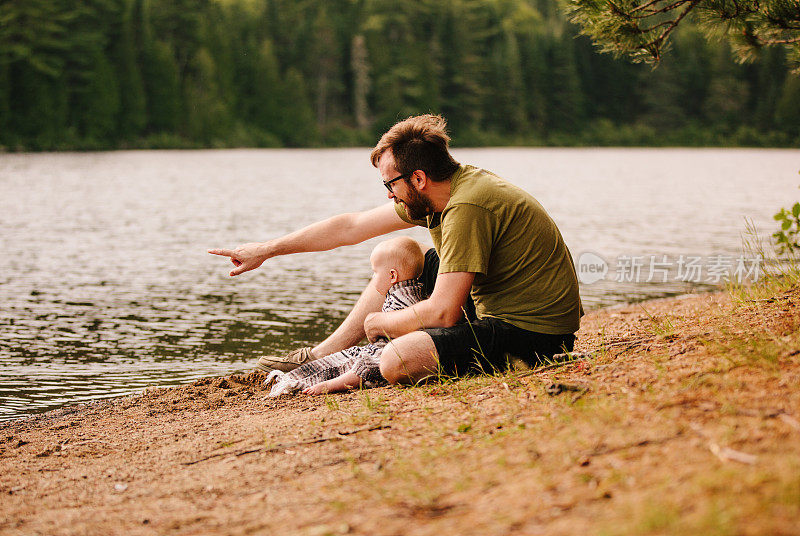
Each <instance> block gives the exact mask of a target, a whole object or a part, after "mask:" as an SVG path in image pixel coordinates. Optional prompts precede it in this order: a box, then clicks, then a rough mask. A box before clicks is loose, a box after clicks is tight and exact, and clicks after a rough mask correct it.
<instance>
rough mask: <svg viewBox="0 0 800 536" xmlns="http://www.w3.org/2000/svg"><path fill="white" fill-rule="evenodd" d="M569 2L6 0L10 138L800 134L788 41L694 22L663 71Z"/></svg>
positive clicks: (326, 139) (264, 142) (638, 138)
mask: <svg viewBox="0 0 800 536" xmlns="http://www.w3.org/2000/svg"><path fill="white" fill-rule="evenodd" d="M558 2H559V0H528V1H513V0H417V1H412V2H394V1H388V0H82V1H78V0H4V1H3V2H2V3H0V146H2V147H5V148H6V149H9V150H25V149H28V150H59V149H106V148H120V147H122V148H124V147H129V148H134V147H232V146H259V147H274V146H275V147H276V146H292V147H296V146H337V145H369V144H373V143H374V142H375V140H376V137H377V136H378V135H379V134H380V133H381V132H382V131H383V130H384V129H386V128H387V127H388V126H389V125H390V124H392V123H393V122H395V121H396V120H398V119H400V118H403V117H406V116H409V115H413V114H418V113H423V112H435V113H441V114H443V115H445V116H446V117H447V118H448V120H449V122H450V125H451V130H452V132H453V134H454V138H455V143H457V144H458V145H461V146H466V145H488V144H494V145H507V144H550V145H584V144H599V145H655V146H658V145H757V146H758V145H768V146H787V145H794V146H797V145H800V77H798V76H796V75H789V74H788V73H789V71H788V68H787V64H786V61H785V57H784V52H783V51H782V50H779V49H775V50H765V51H764V54H763V56H762V57H761V58H760V60H759V61H757V62H756V63H752V64H747V65H739V64H737V63H735V62H734V61H733V59H732V56H731V54H730V51H729V50H728V49H727V45H725V44H722V43H720V44H715V43H711V44H709V43H708V42H707V41H706V40H704V39H703V37H702V35H701V33H700V32H699V30H698V29H697V27H696V26H692V25H691V24H689V25H686V26H685V27H682V28H681V30H680V32H679V33H678V34H677V35H676V36H675V40H674V41H673V47H672V50H671V51H670V52H669V53H668V54H667V55H666V56H665V59H664V60H663V61H662V63H661V65H660V66H658V68H656V69H655V70H652V69H651V68H650V67H649V66H645V65H637V64H631V63H629V62H627V61H624V60H615V59H614V58H612V57H611V56H608V55H601V54H598V53H596V52H595V51H594V49H593V47H592V45H591V43H590V42H589V40H588V39H587V38H585V37H578V38H576V35H577V29H576V27H575V26H573V25H572V24H570V23H569V22H567V20H566V17H565V16H564V15H563V13H562V11H561V10H560V9H559V7H558Z"/></svg>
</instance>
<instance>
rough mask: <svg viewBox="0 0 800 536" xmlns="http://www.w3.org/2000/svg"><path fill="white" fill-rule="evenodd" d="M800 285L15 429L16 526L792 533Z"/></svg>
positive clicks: (9, 469) (107, 530) (8, 446)
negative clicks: (491, 355)
mask: <svg viewBox="0 0 800 536" xmlns="http://www.w3.org/2000/svg"><path fill="white" fill-rule="evenodd" d="M798 304H800V288H793V289H788V290H781V291H778V292H776V293H775V294H773V295H772V296H769V297H767V298H764V299H761V298H759V299H757V300H752V301H747V300H746V299H745V300H741V301H740V300H735V299H732V298H731V295H730V294H729V293H727V292H716V293H709V294H688V295H680V296H677V297H670V298H657V299H653V300H646V301H644V302H639V303H637V304H629V305H625V306H619V305H615V306H610V307H605V308H601V309H596V310H593V311H590V312H588V313H587V314H586V316H584V318H583V319H582V327H581V330H580V331H579V338H578V341H577V343H576V348H575V350H576V351H581V352H586V351H589V352H592V353H593V356H592V358H591V359H585V360H578V361H574V362H571V363H567V364H564V365H563V366H559V367H552V368H548V367H545V368H544V369H534V370H531V371H516V372H509V373H507V374H503V375H498V376H493V377H487V376H482V377H475V378H468V379H464V380H459V381H453V382H443V383H440V384H430V385H425V386H419V387H413V388H380V389H372V390H365V391H357V392H352V393H347V394H341V395H329V396H322V397H294V398H281V399H273V400H262V397H263V396H264V394H266V392H265V391H262V390H260V388H259V386H258V385H259V383H260V380H261V379H262V378H263V377H264V376H265V375H264V374H263V373H260V372H253V373H249V374H240V375H233V376H223V377H209V378H204V379H201V380H197V381H195V382H193V383H191V384H186V385H181V386H177V387H168V388H148V389H146V390H145V391H144V392H143V393H141V394H136V395H128V396H125V397H122V398H115V399H105V400H99V401H96V402H91V403H88V404H80V405H73V406H67V407H64V408H59V409H55V410H51V411H48V412H45V413H40V414H34V415H30V416H28V417H23V418H21V419H15V420H10V421H2V422H0V467H2V468H3V471H2V475H0V495H2V496H3V497H4V500H3V503H2V506H0V513H2V515H0V532H2V533H3V534H30V533H47V534H123V533H124V534H152V533H154V532H158V533H170V534H200V533H202V534H254V533H272V532H278V533H281V534H308V535H311V534H320V535H322V534H398V535H399V534H412V535H416V534H437V533H458V534H538V533H547V534H574V533H576V532H578V531H589V532H591V533H597V532H606V533H610V534H649V533H658V534H664V533H670V534H673V533H674V534H684V533H685V534H691V533H703V532H708V531H709V530H711V529H714V530H716V531H717V532H720V533H731V534H734V533H736V534H738V533H747V534H792V533H796V530H797V523H798V522H799V521H800V335H798V331H799V330H800V312H798V309H800V308H798V307H797V305H798Z"/></svg>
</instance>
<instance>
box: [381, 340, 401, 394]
mask: <svg viewBox="0 0 800 536" xmlns="http://www.w3.org/2000/svg"><path fill="white" fill-rule="evenodd" d="M399 365H400V362H399V356H398V355H397V352H396V351H395V349H394V348H393V347H392V345H387V346H386V347H385V348H384V349H383V351H382V352H381V363H380V367H381V376H383V377H384V378H386V381H387V382H389V383H390V384H392V385H395V384H398V383H400V381H401V380H402V376H403V374H402V368H401V367H400V366H399Z"/></svg>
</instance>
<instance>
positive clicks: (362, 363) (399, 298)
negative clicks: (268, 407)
mask: <svg viewBox="0 0 800 536" xmlns="http://www.w3.org/2000/svg"><path fill="white" fill-rule="evenodd" d="M424 299H425V294H424V291H423V289H422V283H420V282H419V281H417V280H416V279H407V280H405V281H400V282H398V283H395V284H394V285H392V286H391V288H390V289H389V292H388V293H387V294H386V299H385V300H384V302H383V306H382V307H381V311H383V312H388V311H399V310H400V309H405V308H406V307H410V306H412V305H414V304H415V303H417V302H419V301H422V300H424ZM388 342H389V341H387V340H386V339H384V338H381V339H378V340H376V341H375V342H371V343H369V344H365V345H364V346H351V347H350V348H347V349H345V350H342V351H341V352H336V353H334V354H330V355H327V356H325V357H322V358H320V359H316V360H314V361H310V362H308V363H306V364H304V365H302V366H300V367H298V368H296V369H294V370H293V371H291V372H287V373H283V372H280V371H277V370H273V371H272V372H270V374H269V376H267V381H266V383H267V384H269V383H270V382H271V381H272V380H273V379H274V380H275V383H274V385H273V386H272V389H271V390H270V392H269V396H273V397H274V396H280V395H283V394H291V393H296V392H299V391H302V390H303V389H305V388H307V387H311V386H312V385H316V384H318V383H322V382H324V381H327V380H332V379H334V378H338V377H339V376H341V375H342V374H344V373H345V372H348V371H351V370H352V371H353V372H355V373H356V374H357V375H358V376H359V377H360V378H361V380H362V381H363V383H364V387H367V388H370V387H378V386H380V385H384V384H385V383H386V380H385V379H384V377H383V376H381V370H380V359H381V351H382V350H383V347H384V346H386V345H387V344H388Z"/></svg>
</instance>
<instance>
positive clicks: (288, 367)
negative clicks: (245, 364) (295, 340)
mask: <svg viewBox="0 0 800 536" xmlns="http://www.w3.org/2000/svg"><path fill="white" fill-rule="evenodd" d="M314 359H316V358H315V357H314V356H313V355H311V347H310V346H306V347H305V348H299V349H297V350H293V351H291V352H289V353H288V354H286V355H282V356H267V355H265V356H262V357H259V358H258V363H256V368H258V369H259V370H263V371H264V372H269V371H271V370H280V371H282V372H289V371H292V370H294V369H296V368H297V367H299V366H300V365H302V364H303V363H308V362H309V361H314Z"/></svg>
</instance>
